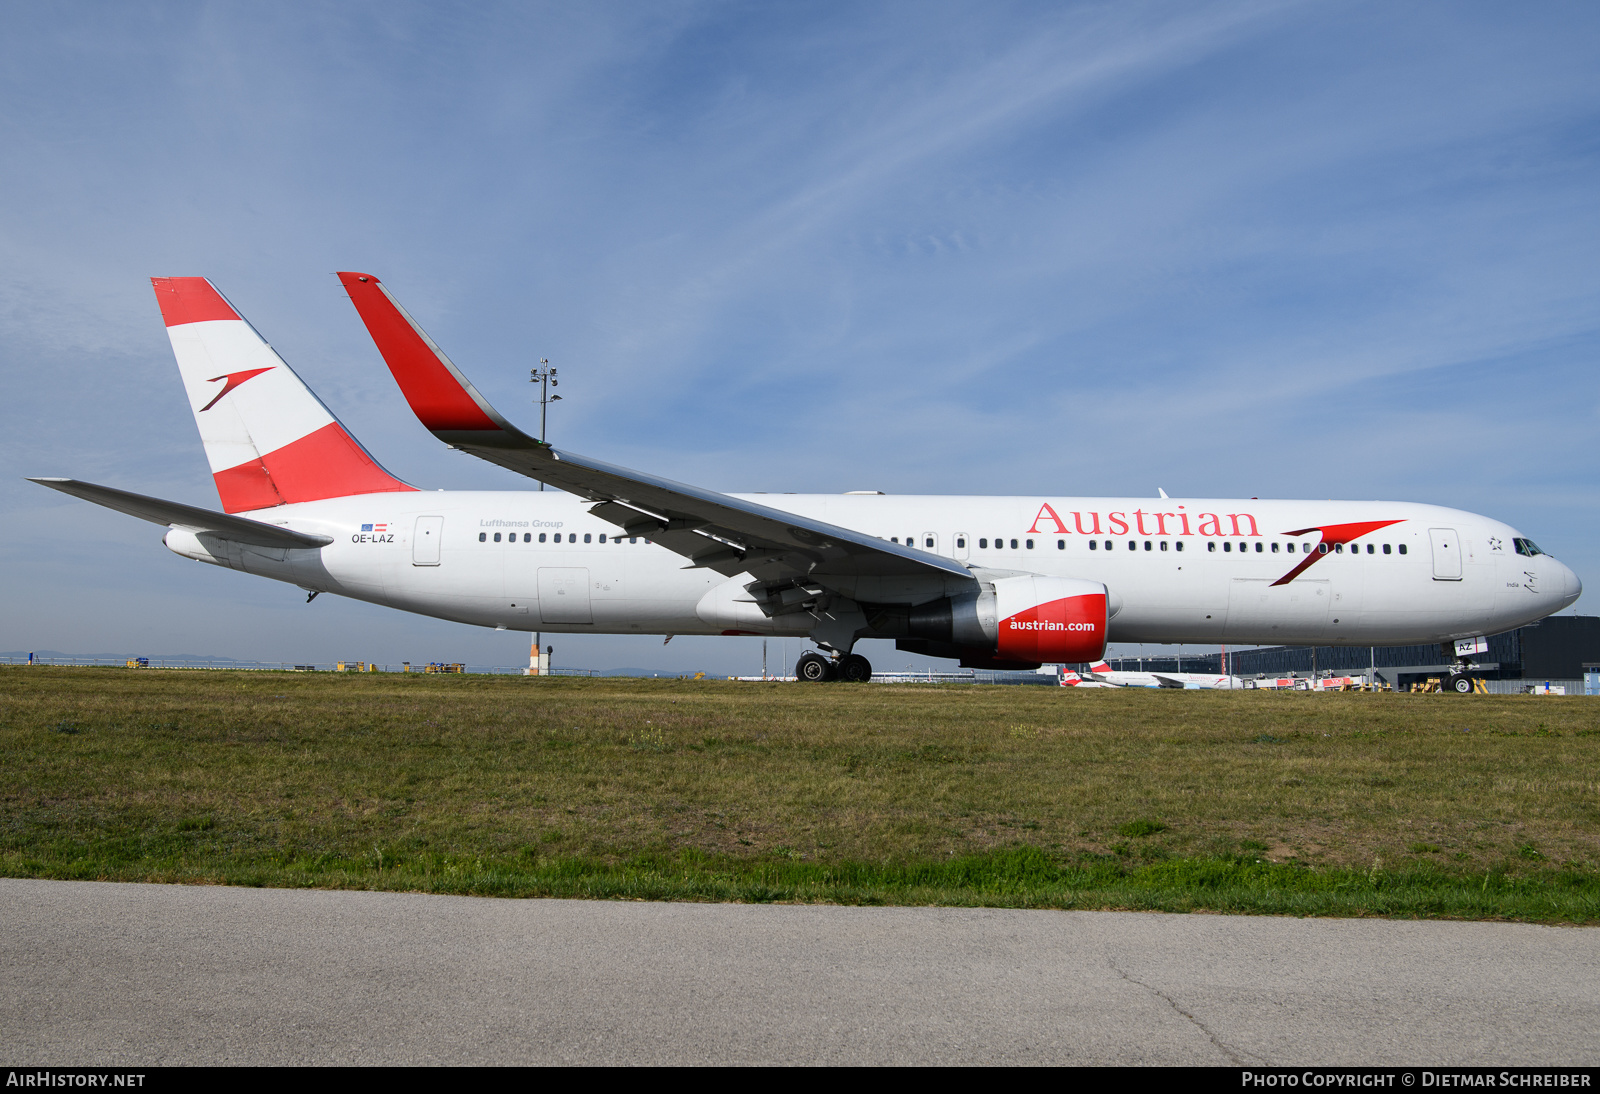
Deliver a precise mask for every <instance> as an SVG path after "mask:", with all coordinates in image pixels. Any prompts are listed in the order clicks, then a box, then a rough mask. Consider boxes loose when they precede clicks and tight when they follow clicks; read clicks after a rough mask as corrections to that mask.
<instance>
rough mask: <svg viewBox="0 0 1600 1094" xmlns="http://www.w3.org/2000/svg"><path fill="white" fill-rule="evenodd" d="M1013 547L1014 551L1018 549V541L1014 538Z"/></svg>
mask: <svg viewBox="0 0 1600 1094" xmlns="http://www.w3.org/2000/svg"><path fill="white" fill-rule="evenodd" d="M1011 549H1012V550H1013V551H1015V550H1016V549H1017V541H1016V540H1012V541H1011Z"/></svg>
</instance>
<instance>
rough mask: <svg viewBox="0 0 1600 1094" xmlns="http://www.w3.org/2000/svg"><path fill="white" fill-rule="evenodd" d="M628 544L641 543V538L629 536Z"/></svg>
mask: <svg viewBox="0 0 1600 1094" xmlns="http://www.w3.org/2000/svg"><path fill="white" fill-rule="evenodd" d="M628 542H629V543H638V542H639V537H638V536H629V537H628Z"/></svg>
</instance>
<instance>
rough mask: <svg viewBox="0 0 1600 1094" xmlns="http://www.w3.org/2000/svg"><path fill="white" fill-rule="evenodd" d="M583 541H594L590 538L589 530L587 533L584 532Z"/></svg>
mask: <svg viewBox="0 0 1600 1094" xmlns="http://www.w3.org/2000/svg"><path fill="white" fill-rule="evenodd" d="M583 542H585V543H590V542H592V541H591V540H590V539H589V533H588V532H585V533H583Z"/></svg>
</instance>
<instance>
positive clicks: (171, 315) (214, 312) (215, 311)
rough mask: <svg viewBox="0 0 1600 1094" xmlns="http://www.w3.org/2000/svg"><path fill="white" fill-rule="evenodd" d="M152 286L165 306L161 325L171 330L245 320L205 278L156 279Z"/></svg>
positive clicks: (162, 311)
mask: <svg viewBox="0 0 1600 1094" xmlns="http://www.w3.org/2000/svg"><path fill="white" fill-rule="evenodd" d="M150 285H151V287H152V288H154V289H155V290H156V303H157V304H159V305H160V306H161V321H162V322H164V323H165V324H166V325H167V326H169V327H181V326H183V325H184V324H186V323H209V322H211V321H212V320H215V319H242V318H243V316H241V315H240V314H239V313H238V312H236V311H234V310H233V305H232V304H229V303H228V302H227V300H225V299H224V298H223V296H222V294H221V293H219V292H218V291H217V290H216V287H215V286H214V285H212V284H211V282H210V281H207V280H206V279H205V278H203V277H152V278H151V279H150Z"/></svg>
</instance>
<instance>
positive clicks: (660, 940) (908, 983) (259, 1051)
mask: <svg viewBox="0 0 1600 1094" xmlns="http://www.w3.org/2000/svg"><path fill="white" fill-rule="evenodd" d="M0 924H3V929H0V1045H3V1046H4V1047H5V1050H6V1051H5V1053H4V1055H5V1056H6V1057H7V1059H6V1061H5V1062H6V1063H9V1064H29V1065H43V1064H118V1065H135V1064H183V1063H337V1064H364V1063H371V1064H380V1063H382V1064H411V1063H639V1064H655V1063H685V1064H687V1063H735V1062H766V1063H841V1064H843V1063H935V1062H937V1063H1015V1064H1026V1063H1068V1064H1074V1063H1135V1064H1143V1063H1150V1064H1157V1063H1185V1064H1204V1063H1222V1064H1226V1063H1242V1064H1251V1063H1272V1064H1333V1063H1369V1064H1386V1063H1393V1064H1412V1065H1419V1064H1446V1063H1454V1064H1468V1063H1479V1064H1580V1063H1582V1064H1595V1063H1597V1062H1600V930H1594V929H1588V930H1583V929H1570V928H1552V927H1537V926H1527V925H1521V924H1504V923H1416V922H1396V921H1388V920H1335V919H1273V918H1261V917H1244V916H1210V915H1204V916H1202V915H1189V916H1181V915H1142V914H1122V913H1106V912H1044V911H989V910H965V909H950V908H838V907H796V906H772V905H766V906H760V905H711V904H625V903H618V902H610V901H592V902H591V901H571V900H488V899H478V898H471V897H440V896H418V895H410V894H389V893H355V892H317V891H290V890H282V889H229V888H207V887H191V886H177V885H171V886H166V885H121V884H103V883H96V882H55V881H19V880H0Z"/></svg>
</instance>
